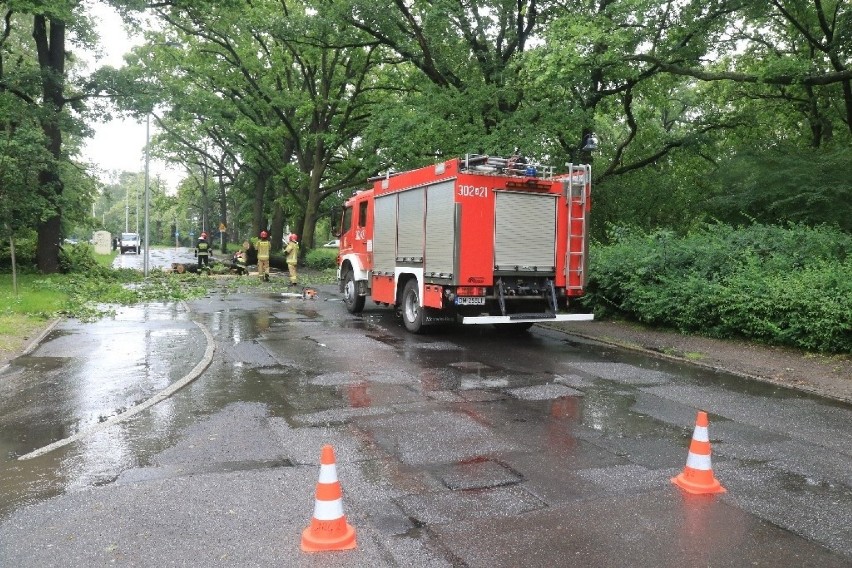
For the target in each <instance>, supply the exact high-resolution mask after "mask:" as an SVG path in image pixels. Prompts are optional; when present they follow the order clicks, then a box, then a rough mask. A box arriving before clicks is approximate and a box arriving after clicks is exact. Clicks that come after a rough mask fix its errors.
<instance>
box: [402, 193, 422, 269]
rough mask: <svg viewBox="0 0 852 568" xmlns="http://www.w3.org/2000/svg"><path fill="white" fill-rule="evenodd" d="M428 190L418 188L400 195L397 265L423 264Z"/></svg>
mask: <svg viewBox="0 0 852 568" xmlns="http://www.w3.org/2000/svg"><path fill="white" fill-rule="evenodd" d="M425 194H426V188H424V187H418V188H416V189H409V190H407V191H403V192H400V194H399V213H398V214H399V227H398V230H397V241H396V242H397V249H396V260H397V264H399V263H400V262H402V263H415V264H418V263H422V262H423V249H424V247H423V244H424V242H425V234H424V231H425V227H424V226H423V216H424V215H423V214H424V212H425V208H426V199H425V198H426V195H425Z"/></svg>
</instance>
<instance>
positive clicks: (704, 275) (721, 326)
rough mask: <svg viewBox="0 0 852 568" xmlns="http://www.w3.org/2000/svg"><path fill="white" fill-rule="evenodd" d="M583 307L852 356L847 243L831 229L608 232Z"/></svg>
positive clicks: (851, 258)
mask: <svg viewBox="0 0 852 568" xmlns="http://www.w3.org/2000/svg"><path fill="white" fill-rule="evenodd" d="M611 239H612V243H613V244H610V245H600V244H596V245H595V246H593V248H592V254H591V258H590V263H591V264H590V266H591V271H590V273H591V274H590V280H589V286H588V294H587V296H586V297H585V299H584V302H585V303H586V304H587V305H589V306H592V307H593V308H594V309H595V311H596V313H598V314H600V315H604V316H605V315H607V314H616V313H617V314H621V315H626V316H628V317H631V318H634V319H637V320H639V321H642V322H645V323H649V324H653V325H661V326H667V327H674V328H677V329H679V330H681V331H684V332H697V333H702V334H707V335H710V336H714V337H723V338H727V337H744V338H748V339H754V340H758V341H763V342H766V343H771V344H778V345H787V346H793V347H798V348H801V349H806V350H812V351H824V352H850V351H852V236H850V235H849V234H846V233H843V232H841V231H838V230H837V229H834V228H830V227H817V228H809V227H805V226H802V225H791V226H789V227H786V228H785V227H779V226H769V225H752V226H750V227H747V228H743V229H735V228H733V227H731V226H728V225H711V226H705V227H702V228H700V229H697V230H694V231H692V232H690V233H689V234H688V235H686V236H685V237H676V236H675V235H674V234H673V233H671V232H667V231H657V232H654V233H650V234H649V233H644V232H633V231H629V230H619V231H614V234H612V235H611Z"/></svg>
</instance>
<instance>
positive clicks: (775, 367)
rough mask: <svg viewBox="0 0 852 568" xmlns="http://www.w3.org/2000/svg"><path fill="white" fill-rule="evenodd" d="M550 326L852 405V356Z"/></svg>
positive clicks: (628, 328)
mask: <svg viewBox="0 0 852 568" xmlns="http://www.w3.org/2000/svg"><path fill="white" fill-rule="evenodd" d="M548 327H553V328H557V329H560V330H563V331H565V332H567V333H569V334H571V335H575V336H578V337H582V338H585V339H592V340H595V341H600V342H602V343H606V344H609V345H615V346H618V347H623V348H625V349H631V350H635V351H641V352H644V353H647V354H649V355H652V356H655V357H663V358H668V359H675V360H679V361H686V362H689V363H691V364H694V365H699V366H702V367H706V368H710V369H715V370H722V371H727V372H729V373H732V374H735V375H739V376H742V377H747V378H750V379H756V380H761V381H766V382H771V383H775V384H779V385H783V386H787V387H791V388H795V389H799V390H803V391H807V392H811V393H814V394H818V395H820V396H825V397H828V398H833V399H837V400H842V401H844V402H852V357H850V356H849V355H835V356H825V355H814V354H810V353H802V352H800V351H795V350H792V349H784V348H780V347H767V346H765V345H759V344H754V343H749V342H745V341H739V340H720V339H710V338H706V337H698V336H692V335H683V334H680V333H677V332H671V331H660V330H656V329H650V328H645V327H643V326H641V325H638V324H634V323H627V322H618V321H595V322H588V323H565V324H548Z"/></svg>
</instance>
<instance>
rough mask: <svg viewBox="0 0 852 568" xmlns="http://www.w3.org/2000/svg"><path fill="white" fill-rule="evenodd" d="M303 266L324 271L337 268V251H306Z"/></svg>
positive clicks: (317, 249)
mask: <svg viewBox="0 0 852 568" xmlns="http://www.w3.org/2000/svg"><path fill="white" fill-rule="evenodd" d="M305 266H307V267H308V268H315V269H317V270H324V269H326V268H335V267H336V266H337V250H335V249H329V248H316V249H313V250H311V251H308V254H306V255H305Z"/></svg>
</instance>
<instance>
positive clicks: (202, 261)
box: [195, 233, 210, 270]
mask: <svg viewBox="0 0 852 568" xmlns="http://www.w3.org/2000/svg"><path fill="white" fill-rule="evenodd" d="M195 256H196V258H198V269H199V270H201V269H202V268H204V269H206V268H208V266H209V264H210V243H208V242H207V233H201V236H200V237H199V238H198V244H196V245H195Z"/></svg>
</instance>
